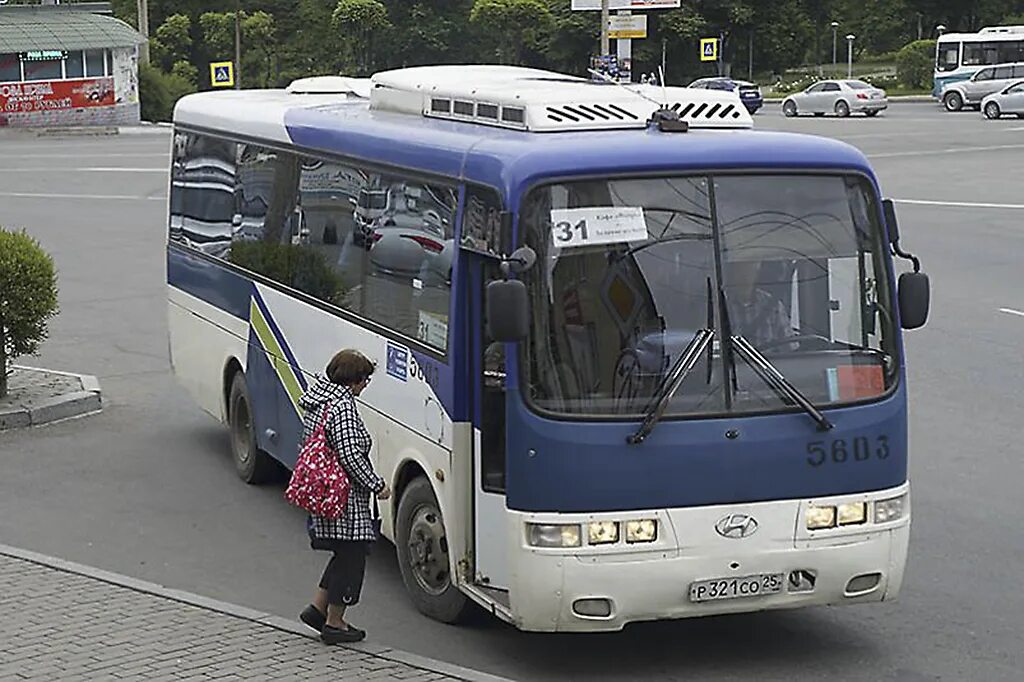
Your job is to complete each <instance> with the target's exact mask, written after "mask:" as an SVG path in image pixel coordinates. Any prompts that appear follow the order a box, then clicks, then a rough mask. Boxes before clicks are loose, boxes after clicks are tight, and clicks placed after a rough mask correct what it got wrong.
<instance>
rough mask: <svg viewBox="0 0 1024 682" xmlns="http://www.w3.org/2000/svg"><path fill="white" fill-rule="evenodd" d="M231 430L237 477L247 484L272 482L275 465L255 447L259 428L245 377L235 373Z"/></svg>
mask: <svg viewBox="0 0 1024 682" xmlns="http://www.w3.org/2000/svg"><path fill="white" fill-rule="evenodd" d="M228 395H229V398H228V426H229V428H230V429H231V456H232V458H233V459H234V460H235V469H236V470H237V471H238V476H239V478H241V479H242V480H243V481H245V482H246V483H250V484H257V483H262V482H264V481H266V480H267V479H269V478H270V475H271V472H272V471H273V464H274V463H273V461H272V460H271V459H270V455H268V454H267V453H265V452H263V451H262V450H260V449H259V447H258V446H257V445H256V426H255V424H254V423H253V418H252V400H250V399H249V387H248V386H246V384H245V374H244V373H243V372H241V371H238V372H235V376H234V377H233V378H232V379H231V392H230V393H229V394H228Z"/></svg>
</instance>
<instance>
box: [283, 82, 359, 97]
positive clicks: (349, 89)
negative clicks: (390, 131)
mask: <svg viewBox="0 0 1024 682" xmlns="http://www.w3.org/2000/svg"><path fill="white" fill-rule="evenodd" d="M372 87H373V85H372V83H371V82H370V79H369V78H349V77H348V76H311V77H309V78H299V79H298V80H294V81H292V82H291V84H289V85H288V87H287V88H285V92H288V93H291V94H293V95H350V96H353V97H360V98H362V99H369V97H370V89H371V88H372Z"/></svg>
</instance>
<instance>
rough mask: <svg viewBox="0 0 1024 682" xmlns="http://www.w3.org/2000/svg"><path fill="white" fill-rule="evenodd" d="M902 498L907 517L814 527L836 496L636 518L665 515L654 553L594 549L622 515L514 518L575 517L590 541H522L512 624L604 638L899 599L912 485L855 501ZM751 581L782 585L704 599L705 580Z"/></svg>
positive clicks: (731, 585) (720, 585) (720, 583)
mask: <svg viewBox="0 0 1024 682" xmlns="http://www.w3.org/2000/svg"><path fill="white" fill-rule="evenodd" d="M900 496H902V497H904V499H905V502H904V513H903V515H902V516H901V517H900V518H898V519H895V520H892V521H889V522H887V523H882V524H877V523H873V519H870V518H869V520H868V521H867V522H865V523H864V524H863V525H861V526H860V527H858V528H852V527H849V528H839V527H836V528H832V529H826V530H824V531H816V532H809V531H807V530H806V527H805V523H804V519H805V515H806V511H807V506H808V505H809V504H812V503H813V504H820V505H824V504H827V503H828V502H829V501H830V500H828V499H825V500H813V501H809V500H801V501H785V502H767V503H756V504H745V505H730V506H716V507H702V508H694V509H675V510H662V511H650V512H641V513H639V514H638V513H636V512H631V513H630V516H632V517H636V518H639V516H643V515H644V514H646V515H647V516H648V517H657V518H658V521H659V529H660V530H659V532H660V533H662V536H661V537H660V538H659V540H658V541H657V542H656V543H652V544H651V546H650V547H648V548H646V549H641V548H640V545H632V546H627V545H625V544H620V545H619V546H618V547H616V548H611V549H607V548H602V547H591V546H588V544H587V539H586V538H587V536H586V532H587V525H586V524H587V523H589V522H591V521H601V520H609V519H610V517H612V516H615V515H613V514H612V515H610V514H589V515H575V514H574V515H568V514H559V515H551V514H545V515H530V514H525V515H523V514H513V517H516V516H519V517H520V519H519V521H520V527H521V528H522V524H523V523H526V522H527V521H528V520H529V519H534V520H536V519H537V517H538V516H543V518H542V519H541V521H542V522H545V523H547V522H551V521H553V517H556V516H557V518H558V522H559V523H567V522H572V521H574V520H578V521H579V522H580V523H581V528H582V529H583V536H584V537H583V539H582V543H581V545H582V546H581V547H578V548H575V551H573V550H572V549H570V548H566V549H564V550H557V551H553V550H551V549H546V548H545V549H541V548H536V547H529V546H527V543H525V542H524V543H521V545H520V546H519V548H518V549H519V551H517V552H516V553H515V555H514V556H516V559H515V563H516V566H515V570H514V572H513V576H514V577H513V581H512V585H511V586H510V587H511V590H510V598H511V608H512V613H513V620H514V622H515V623H516V625H517V626H518V627H519V628H520V629H523V630H531V631H563V632H574V631H575V632H601V631H616V630H621V629H622V628H623V627H624V626H625V625H627V624H628V623H632V622H638V621H650V620H662V619H676V618H691V617H697V616H709V615H717V614H727V613H743V612H751V611H763V610H768V609H788V608H797V607H802V606H814V605H824V604H857V603H865V602H878V601H883V600H891V599H894V598H895V597H896V595H897V594H898V593H899V590H900V586H901V584H902V582H903V568H904V565H905V562H906V556H907V548H908V543H909V537H910V508H909V507H910V503H909V491H908V489H907V486H906V485H904V486H902V487H901V488H898V489H894V490H889V491H884V492H880V493H870V494H863V495H858V496H853V497H855V498H856V499H858V500H864V501H865V503H866V505H867V508H868V509H872V508H873V504H874V502H875V501H877V500H887V499H892V498H894V497H900ZM850 498H851V496H844V498H843V500H844V501H845V500H849V499H850ZM831 502H832V503H833V504H841V503H843V502H842V501H840V500H832V501H831ZM618 516H619V517H621V516H622V515H621V514H619V515H618ZM869 516H870V513H869ZM749 518H754V519H756V523H757V529H755V531H754V532H752V533H751V534H750V535H749V536H748V537H735V535H736V533H737V532H738V531H734V532H733V533H732V535H734V537H725V536H722V535H721V534H720V533H719V532H718V531H716V530H715V526H716V525H719V526H720V527H722V520H723V519H734V520H735V521H736V523H733V524H732V525H733V526H740V525H742V524H743V523H745V522H746V519H749ZM725 525H726V526H728V525H729V524H728V522H726V524H725ZM748 525H749V524H748ZM794 527H795V531H794ZM783 529H785V531H784V530H783ZM709 530H710V533H709V532H708V531H709ZM725 530H726V531H727V532H728V530H729V529H728V528H725ZM520 535H523V533H520ZM759 536H760V537H759ZM750 576H758V577H760V578H761V579H762V580H763V581H769V580H770V581H773V582H774V581H776V580H777V579H779V578H781V588H780V589H779V591H778V592H775V593H771V594H760V595H756V596H746V595H742V596H741V595H736V596H731V597H730V598H724V599H708V598H707V597H708V595H709V594H710V593H711V592H712V591H713V590H714V589H716V588H714V587H712V586H711V583H710V582H705V581H713V582H714V583H715V584H716V585H717V589H724V590H726V593H728V591H729V590H730V589H731V590H742V587H739V588H738V587H737V585H742V584H746V585H747V586H748V591H749V585H750V583H749V581H743V580H737V581H733V579H739V578H747V577H750ZM694 583H700V584H703V585H704V586H705V589H704V590H703V595H704V600H703V601H700V600H698V599H699V598H698V597H695V594H694V592H695V591H696V589H697V587H693V589H691V586H693V585H694Z"/></svg>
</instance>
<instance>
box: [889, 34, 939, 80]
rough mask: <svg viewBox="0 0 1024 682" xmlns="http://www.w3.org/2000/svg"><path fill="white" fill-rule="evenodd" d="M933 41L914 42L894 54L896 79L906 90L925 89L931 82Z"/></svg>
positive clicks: (933, 55)
mask: <svg viewBox="0 0 1024 682" xmlns="http://www.w3.org/2000/svg"><path fill="white" fill-rule="evenodd" d="M934 64H935V41H934V40H915V41H914V42H912V43H907V44H906V45H904V46H903V49H901V50H900V51H899V52H897V53H896V77H897V78H898V79H899V81H900V83H902V84H903V85H905V86H907V87H908V88H926V87H928V85H930V84H931V82H932V71H933V69H934Z"/></svg>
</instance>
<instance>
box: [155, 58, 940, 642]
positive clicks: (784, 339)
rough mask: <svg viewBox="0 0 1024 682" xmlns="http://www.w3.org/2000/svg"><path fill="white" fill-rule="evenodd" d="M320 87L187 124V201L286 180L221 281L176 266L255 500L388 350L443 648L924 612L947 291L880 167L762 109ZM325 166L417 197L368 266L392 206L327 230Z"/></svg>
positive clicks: (202, 398)
mask: <svg viewBox="0 0 1024 682" xmlns="http://www.w3.org/2000/svg"><path fill="white" fill-rule="evenodd" d="M319 83H320V85H319V87H318V88H317V89H316V92H306V91H304V88H303V87H302V84H301V83H296V84H293V86H292V87H290V88H289V90H288V91H231V92H212V93H201V94H196V95H191V96H188V97H186V98H184V99H182V100H181V101H180V102H179V103H178V105H177V107H176V109H175V116H174V136H175V139H176V144H175V145H174V149H175V150H176V151H175V152H174V153H175V155H176V156H180V155H185V156H186V158H176V159H175V162H174V164H173V165H172V172H177V171H176V170H173V169H178V168H187V167H188V166H189V164H188V161H189V158H187V156H188V155H189V154H197V155H202V154H204V153H206V150H209V149H211V148H217V149H224V148H225V146H227V145H230V146H231V147H232V148H233V149H234V153H235V156H234V158H235V159H236V163H237V164H238V168H237V169H236V172H235V173H234V177H235V178H236V179H237V181H238V182H240V183H242V184H244V183H245V182H247V180H246V178H258V179H259V180H258V182H259V183H260V187H259V188H257V190H252V191H250V188H247V187H244V186H242V187H239V188H238V194H239V196H246V197H248V196H256V195H259V196H261V197H265V204H266V206H265V208H261V215H260V216H259V218H260V221H261V224H260V225H259V226H257V227H256V228H253V229H251V230H249V233H248V236H247V237H245V238H244V239H243V238H237V239H236V240H234V241H233V243H231V244H230V245H229V247H228V248H227V249H225V250H224V251H223V252H220V253H219V254H217V255H215V254H211V253H209V252H207V251H204V250H203V249H201V248H195V246H194V245H193V244H192V243H191V242H190V241H189V240H187V239H181V238H179V236H178V233H177V232H175V231H173V230H172V231H171V232H170V238H169V240H168V245H167V277H168V296H169V318H170V339H171V354H172V363H173V367H174V371H175V373H176V375H177V377H178V378H179V379H180V381H181V382H182V383H183V384H184V386H186V387H187V388H188V389H189V390H190V391H191V393H192V394H193V395H194V396H195V399H196V400H197V401H198V403H199V405H201V406H202V407H203V408H204V409H205V410H206V411H208V412H209V413H211V414H212V415H214V416H215V417H216V418H218V419H220V420H223V421H224V422H226V423H227V424H228V426H229V428H230V432H231V444H232V450H233V454H234V459H235V462H236V465H237V468H238V472H239V474H240V475H241V477H242V478H243V479H244V480H246V481H248V482H252V483H255V482H258V481H260V480H261V479H263V478H264V477H265V476H266V475H267V474H268V472H269V471H271V470H272V469H273V467H274V460H277V461H278V462H281V463H283V464H284V465H286V466H290V465H291V464H293V463H294V460H295V456H296V450H297V446H298V437H299V433H300V417H301V410H300V408H299V404H298V399H299V396H300V395H301V393H302V391H303V389H304V388H305V387H306V386H307V385H308V383H309V382H310V381H311V380H312V377H313V376H314V375H315V374H317V373H318V372H322V371H323V368H324V366H325V364H326V363H327V361H328V360H329V358H330V357H331V356H332V355H333V353H334V352H336V351H337V350H338V349H339V348H342V347H355V348H359V349H362V350H363V351H365V352H367V353H368V354H369V355H371V356H372V357H375V358H377V359H378V361H379V370H378V375H379V376H378V377H377V378H376V380H375V381H374V382H373V383H372V384H371V385H370V386H369V388H368V389H367V390H366V391H365V392H364V393H363V394H362V395H361V396H360V398H359V400H360V409H361V412H362V414H363V416H364V418H365V422H366V423H367V426H368V428H369V429H370V431H371V433H372V434H373V437H374V439H373V440H374V447H373V450H372V455H371V456H372V457H373V460H374V464H375V466H376V468H377V470H378V471H380V472H381V474H382V475H383V476H385V477H386V478H387V479H388V480H389V481H390V484H391V486H392V489H393V490H394V496H393V498H392V499H391V500H390V501H389V502H387V503H385V504H384V505H383V508H382V509H381V514H382V526H383V528H382V532H383V534H384V535H385V536H386V537H387V538H389V539H390V540H391V541H393V542H394V544H395V546H396V548H397V554H398V559H399V563H400V566H401V572H402V577H403V581H404V583H405V586H406V588H407V590H408V592H409V594H410V596H411V598H412V600H413V601H414V602H415V604H416V606H417V607H418V608H419V609H420V610H421V611H422V612H423V613H425V614H427V615H429V616H431V617H433V618H436V619H440V620H443V621H455V620H457V619H459V618H460V617H461V615H462V614H463V613H464V612H465V611H466V609H467V608H468V607H469V606H470V605H471V604H472V603H474V602H475V603H477V604H480V605H482V606H483V607H484V608H486V609H487V610H488V611H491V612H492V613H494V614H495V615H497V616H498V617H500V618H502V619H504V620H506V621H508V622H510V623H513V624H514V625H515V626H516V627H518V628H521V629H523V630H531V631H614V630H619V629H621V628H622V627H623V626H625V625H626V624H628V623H631V622H636V621H646V620H658V619H671V618H683V617H691V616H703V615H709V614H720V613H731V612H744V611H757V610H763V609H782V608H794V607H801V606H809V605H817V604H858V603H865V602H879V601H883V600H890V599H893V598H895V597H896V595H897V593H898V592H899V590H900V585H901V583H902V581H903V571H904V564H905V561H906V557H907V551H908V541H909V534H910V488H909V483H908V475H907V459H908V453H909V446H908V437H907V395H908V388H907V382H906V374H905V371H904V352H903V343H902V336H901V335H902V329H904V328H914V327H918V326H921V325H922V324H924V321H925V318H926V316H927V308H928V283H927V277H926V275H924V274H923V273H921V272H919V263H918V261H917V259H916V258H914V257H913V256H911V255H910V254H908V253H906V252H904V251H903V250H901V247H900V245H899V235H898V231H897V225H896V220H895V212H894V211H893V210H892V202H890V201H887V200H883V198H882V195H881V194H880V191H879V187H878V183H877V180H876V177H875V175H874V173H873V172H872V169H871V167H870V165H869V164H868V162H867V160H866V159H865V157H864V156H863V155H862V154H861V153H860V152H858V151H857V150H856V149H854V148H852V147H850V146H847V145H845V144H842V143H840V142H837V141H834V140H830V139H824V138H817V137H811V136H804V135H794V134H782V133H768V132H755V131H752V130H748V128H750V127H751V118H750V116H749V114H747V112H746V111H745V109H743V107H742V105H741V104H740V102H739V101H738V100H737V99H736V98H735V96H734V95H732V94H730V93H719V92H713V91H702V90H693V89H682V88H659V87H654V86H637V87H624V86H619V85H612V84H600V83H592V82H590V81H588V80H585V79H580V78H575V77H571V76H565V75H561V74H555V73H549V72H544V71H537V70H531V69H522V68H515V67H500V66H441V67H417V68H409V69H402V70H397V71H390V72H384V73H379V74H377V75H375V76H374V77H373V78H372V80H371V83H370V85H372V87H358V88H354V87H351V81H344V80H341V79H339V80H338V81H337V84H338V85H337V90H338V91H337V92H333V93H332V92H330V88H329V87H325V86H324V83H323V81H320V82H319ZM367 91H369V92H368V93H367ZM222 158H223V156H222ZM256 166H258V167H256ZM304 168H305V169H310V168H315V169H317V172H318V173H321V174H323V175H324V176H325V177H327V176H330V177H343V178H348V179H352V181H353V182H354V181H356V180H358V181H359V182H363V183H365V184H366V186H367V187H369V188H373V189H374V190H375V191H380V190H386V191H388V192H390V193H391V194H393V195H394V196H396V197H399V195H400V198H401V200H400V201H395V202H394V205H393V206H392V205H391V204H389V206H388V213H387V215H388V216H390V218H391V220H384V221H375V222H374V225H373V226H371V230H370V232H369V233H368V235H367V238H366V239H365V240H363V239H354V238H353V237H354V232H355V231H356V229H357V225H356V220H355V219H354V212H355V211H356V210H357V203H358V202H353V201H350V200H349V199H350V198H351V194H353V193H358V190H359V188H357V187H355V186H352V187H347V189H346V192H344V193H340V194H343V195H344V196H341V195H339V196H337V198H336V200H333V201H332V200H327V199H325V197H324V196H323V193H322V192H321V188H320V187H319V186H316V185H315V183H307V182H304V181H303V175H302V174H303V169H304ZM172 180H173V179H172ZM171 189H172V193H173V194H174V195H175V196H172V200H171V202H170V205H171V207H172V210H173V207H176V206H181V205H188V204H189V202H188V201H187V199H186V200H182V199H181V198H180V197H177V196H176V195H177V193H180V192H185V193H187V192H190V191H193V190H192V188H191V185H189V184H188V183H183V182H172V184H171ZM307 191H311V192H316V193H317V195H318V200H317V201H310V200H308V198H307V197H306V196H304V194H305V193H306V192H307ZM300 206H301V207H303V209H302V210H303V215H304V217H303V221H302V225H303V227H301V235H296V234H294V232H295V231H296V229H298V228H297V227H296V221H294V220H292V219H291V216H292V215H293V214H294V213H295V211H296V209H297V207H300ZM253 213H255V212H253V211H251V212H250V214H253ZM247 220H249V221H250V222H251V221H253V220H256V216H254V215H249V216H248V217H247ZM176 223H177V221H176V218H175V216H173V215H171V216H170V219H169V224H170V225H172V226H173V225H175V224H176ZM894 255H896V256H900V257H903V258H906V259H908V260H910V261H912V262H913V272H909V271H908V272H904V273H903V274H901V275H899V278H898V279H897V272H896V267H895V262H894V258H893V256H894Z"/></svg>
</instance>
